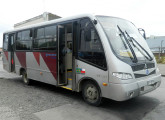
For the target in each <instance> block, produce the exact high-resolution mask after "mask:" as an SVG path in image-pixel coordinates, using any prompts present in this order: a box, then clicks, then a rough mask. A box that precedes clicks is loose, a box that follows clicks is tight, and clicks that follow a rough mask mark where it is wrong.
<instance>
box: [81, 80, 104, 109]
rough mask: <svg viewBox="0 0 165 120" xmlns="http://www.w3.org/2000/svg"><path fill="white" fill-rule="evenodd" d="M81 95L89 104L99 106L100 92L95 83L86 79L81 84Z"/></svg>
mask: <svg viewBox="0 0 165 120" xmlns="http://www.w3.org/2000/svg"><path fill="white" fill-rule="evenodd" d="M82 95H83V98H84V100H85V101H86V102H87V103H88V104H91V105H94V106H99V105H100V104H101V100H102V97H101V92H100V89H99V87H98V85H97V84H95V83H94V82H92V81H87V82H85V83H84V84H83V89H82Z"/></svg>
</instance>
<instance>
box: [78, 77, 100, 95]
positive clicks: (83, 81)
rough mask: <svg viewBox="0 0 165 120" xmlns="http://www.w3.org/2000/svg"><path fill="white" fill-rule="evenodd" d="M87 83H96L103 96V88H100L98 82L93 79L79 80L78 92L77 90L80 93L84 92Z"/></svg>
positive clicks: (84, 78)
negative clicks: (83, 88)
mask: <svg viewBox="0 0 165 120" xmlns="http://www.w3.org/2000/svg"><path fill="white" fill-rule="evenodd" d="M86 81H91V82H93V83H95V84H96V85H97V87H98V88H99V90H100V94H101V95H102V92H101V88H100V86H99V84H98V82H97V81H96V80H95V79H93V78H91V77H83V78H81V79H80V80H79V83H78V90H77V91H78V92H81V91H82V87H83V85H84V83H85V82H86Z"/></svg>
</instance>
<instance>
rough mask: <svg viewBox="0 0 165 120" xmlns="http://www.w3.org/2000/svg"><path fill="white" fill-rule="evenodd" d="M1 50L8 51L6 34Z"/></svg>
mask: <svg viewBox="0 0 165 120" xmlns="http://www.w3.org/2000/svg"><path fill="white" fill-rule="evenodd" d="M3 50H8V34H5V35H4V38H3Z"/></svg>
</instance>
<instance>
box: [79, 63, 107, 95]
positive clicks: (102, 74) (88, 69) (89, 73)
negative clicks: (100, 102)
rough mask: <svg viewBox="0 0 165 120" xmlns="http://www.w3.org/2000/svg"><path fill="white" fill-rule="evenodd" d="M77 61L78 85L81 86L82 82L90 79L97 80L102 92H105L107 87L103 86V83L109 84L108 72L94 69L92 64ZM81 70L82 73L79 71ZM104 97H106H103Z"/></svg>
mask: <svg viewBox="0 0 165 120" xmlns="http://www.w3.org/2000/svg"><path fill="white" fill-rule="evenodd" d="M76 61H77V63H76V64H77V68H76V80H77V81H76V84H79V83H80V82H81V80H84V79H88V80H90V78H91V79H92V80H95V82H97V84H98V85H99V87H100V89H101V91H102V92H105V88H106V87H107V86H103V83H108V78H109V77H108V70H101V69H98V68H97V67H94V66H92V65H90V64H87V63H85V62H82V61H80V60H76ZM78 70H80V71H78ZM81 70H84V71H85V73H81ZM103 97H104V96H103Z"/></svg>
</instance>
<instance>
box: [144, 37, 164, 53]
mask: <svg viewBox="0 0 165 120" xmlns="http://www.w3.org/2000/svg"><path fill="white" fill-rule="evenodd" d="M146 41H147V43H148V46H149V47H150V49H151V51H152V52H153V53H155V54H156V53H165V36H151V37H149V38H147V39H146Z"/></svg>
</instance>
